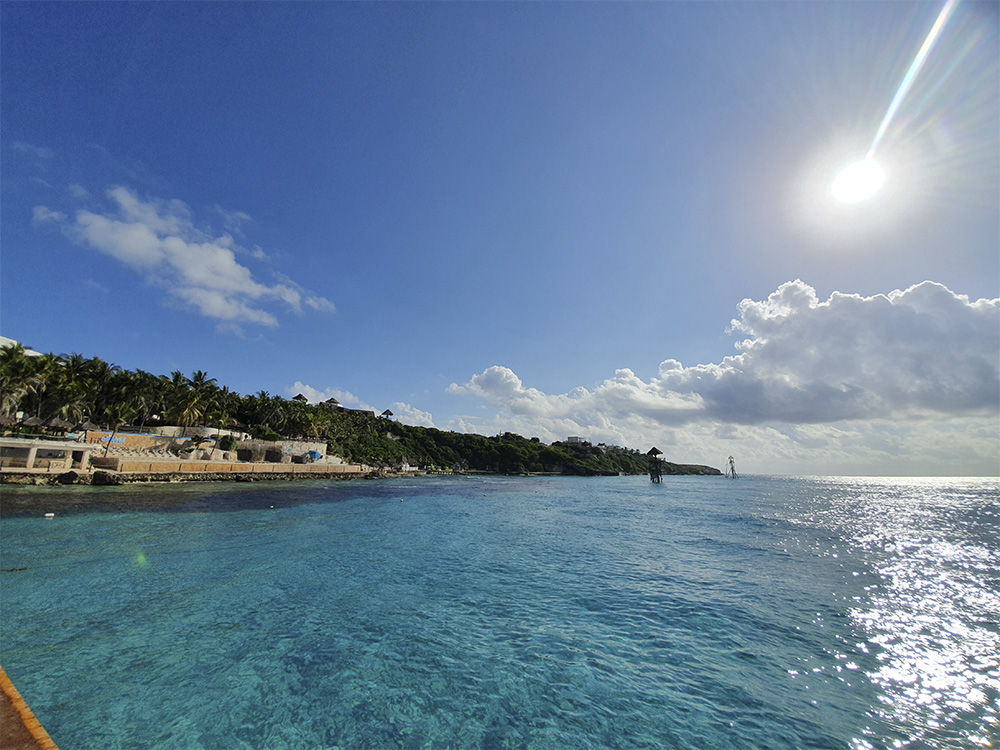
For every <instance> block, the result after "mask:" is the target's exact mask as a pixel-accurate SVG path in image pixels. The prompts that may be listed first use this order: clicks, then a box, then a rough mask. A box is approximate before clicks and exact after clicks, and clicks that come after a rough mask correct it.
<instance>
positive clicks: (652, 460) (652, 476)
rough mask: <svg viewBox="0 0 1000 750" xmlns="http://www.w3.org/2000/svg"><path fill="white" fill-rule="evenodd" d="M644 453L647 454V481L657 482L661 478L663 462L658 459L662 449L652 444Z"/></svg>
mask: <svg viewBox="0 0 1000 750" xmlns="http://www.w3.org/2000/svg"><path fill="white" fill-rule="evenodd" d="M646 455H647V456H649V481H651V482H656V483H657V484H659V483H660V481H661V480H662V479H663V462H662V461H661V460H660V456H662V455H663V451H661V450H660V449H659V448H657V447H655V446H654V447H652V448H650V449H649V453H647V454H646Z"/></svg>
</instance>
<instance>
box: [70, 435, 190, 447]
mask: <svg viewBox="0 0 1000 750" xmlns="http://www.w3.org/2000/svg"><path fill="white" fill-rule="evenodd" d="M106 437H107V438H109V437H111V433H110V432H105V431H103V430H88V431H87V437H86V439H85V441H84V442H87V443H96V444H98V445H107V441H105V442H103V443H102V442H101V439H102V438H106ZM187 443H188V439H187V438H172V437H163V436H161V435H136V434H134V433H131V432H118V433H115V437H114V442H113V443H112V444H111V445H112V447H119V448H134V449H136V450H144V451H151V450H153V451H158V450H170V449H171V448H180V447H182V446H184V445H186V444H187Z"/></svg>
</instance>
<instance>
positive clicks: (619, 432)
mask: <svg viewBox="0 0 1000 750" xmlns="http://www.w3.org/2000/svg"><path fill="white" fill-rule="evenodd" d="M738 312H739V315H738V317H737V318H736V319H735V320H733V321H732V324H731V331H732V332H734V333H737V334H739V335H741V336H743V338H742V339H741V340H740V341H739V342H738V343H737V345H736V349H737V352H738V354H735V355H733V356H730V357H726V358H724V359H723V360H722V361H721V362H719V363H712V364H703V365H695V366H692V367H685V366H683V365H682V364H681V363H680V362H677V361H676V360H673V359H667V360H665V361H663V362H662V363H661V364H660V367H659V371H658V373H657V375H656V376H655V377H653V378H651V379H649V380H648V381H644V380H642V379H641V378H639V377H638V376H636V375H635V373H633V372H632V371H631V370H628V369H620V370H617V371H616V372H615V374H614V376H613V377H611V378H609V379H607V380H605V381H604V382H603V383H601V384H600V385H598V386H597V387H595V388H593V389H586V388H582V387H581V388H575V389H573V390H572V391H570V392H568V393H564V394H546V393H543V392H541V391H539V390H537V389H535V388H530V387H526V386H525V385H524V384H523V383H522V381H521V379H520V378H519V377H518V376H517V375H516V374H515V373H514V372H513V371H511V370H510V369H509V368H506V367H502V366H499V365H496V366H493V367H489V368H487V369H486V370H484V371H483V372H482V373H480V374H478V375H474V376H472V377H471V378H470V379H469V380H468V382H466V383H465V384H463V385H459V384H456V383H453V384H452V385H451V386H450V387H449V389H448V390H449V392H451V393H454V394H465V395H470V396H475V397H477V398H479V399H481V400H482V401H483V402H484V403H485V404H486V405H488V406H490V407H492V408H494V409H496V412H495V413H494V414H493V415H492V416H490V417H487V418H485V419H483V420H478V421H477V422H473V423H470V422H469V421H463V425H462V427H465V428H468V427H469V426H470V424H475V426H476V428H477V429H478V430H480V431H490V430H493V429H496V430H501V429H512V430H514V431H518V432H521V433H522V434H532V435H538V436H540V437H542V438H544V439H565V437H566V436H567V435H573V434H582V435H588V436H591V437H592V438H593V439H595V440H603V441H613V442H621V443H624V444H630V445H635V444H637V443H642V442H643V441H646V442H654V441H655V442H659V443H665V442H666V443H668V444H669V441H671V440H679V439H680V438H679V436H681V435H683V436H684V438H683V439H684V442H685V444H686V445H687V446H688V447H691V446H693V445H695V444H704V445H706V446H707V445H708V444H709V443H711V444H714V445H716V446H718V444H719V441H727V440H732V441H740V442H743V441H747V440H750V439H751V436H752V441H757V442H758V443H759V442H761V441H763V442H765V443H766V444H767V445H768V449H767V451H768V454H769V455H770V456H771V458H772V459H774V458H775V457H779V454H780V453H781V452H784V455H785V458H786V459H787V460H793V459H795V458H796V456H798V455H799V454H800V453H801V452H803V451H805V452H808V451H809V450H810V445H816V446H818V445H820V444H822V445H824V446H827V448H828V447H829V446H830V445H834V444H836V445H837V446H840V447H841V448H844V447H845V446H848V445H849V444H851V443H852V442H854V443H857V445H858V446H860V445H864V446H865V450H866V451H875V453H872V455H871V456H870V458H871V460H872V461H876V460H882V459H884V458H885V457H886V456H888V455H890V454H891V453H893V451H896V450H899V449H900V447H901V445H902V444H903V443H906V442H907V441H913V440H916V438H915V437H914V435H916V434H917V433H920V434H923V432H926V431H928V430H929V431H930V432H928V433H927V434H928V435H930V434H933V432H934V431H935V430H941V429H944V428H943V427H942V425H944V424H945V423H946V422H949V420H952V421H954V420H956V419H958V420H964V421H963V422H962V423H963V424H964V425H966V429H967V434H970V435H971V434H980V435H986V436H987V437H986V438H984V439H985V440H986V442H979V443H976V445H977V446H978V448H975V449H973V448H972V447H970V446H969V439H962V440H960V441H959V443H960V444H961V445H963V446H965V448H966V453H965V455H966V456H970V455H971V456H978V457H979V458H978V460H979V461H980V464H979V465H983V464H984V463H990V462H992V465H993V471H995V469H996V458H997V455H996V451H997V445H998V437H1000V436H998V435H997V429H996V422H997V413H998V411H1000V373H998V362H1000V300H998V299H993V300H986V299H980V300H976V301H971V300H969V298H968V297H966V296H964V295H960V294H955V293H954V292H952V291H950V290H949V289H947V288H946V287H944V286H942V285H941V284H937V283H933V282H929V281H928V282H923V283H922V284H918V285H916V286H913V287H910V288H909V289H906V290H904V291H899V290H896V291H893V292H890V293H889V294H886V295H875V296H872V297H862V296H860V295H855V294H842V293H839V292H838V293H834V294H833V295H831V296H830V298H829V299H827V300H825V301H821V300H820V299H819V298H818V296H817V294H816V291H815V289H813V288H812V287H810V286H809V285H807V284H805V283H804V282H802V281H800V280H796V281H792V282H788V283H786V284H783V285H781V287H779V288H778V289H777V290H776V291H775V292H774V293H773V294H771V295H770V296H769V297H768V298H767V299H766V300H759V301H756V300H751V299H746V300H743V302H741V303H740V305H739V307H738ZM466 419H467V418H466ZM918 423H919V429H917V427H916V425H918ZM876 424H880V425H881V426H880V427H879V428H878V429H876V428H875V427H874V425H876ZM836 425H840V426H836ZM905 425H909V426H908V427H905V428H904V426H905ZM456 428H457V425H456ZM904 429H906V430H909V432H907V433H906V434H905V435H904V434H903V432H901V430H904ZM922 431H923V432H922ZM983 431H985V432H983ZM955 432H956V433H959V432H961V430H959V429H957V428H956V429H955ZM699 436H700V437H699ZM752 441H751V442H752ZM879 445H881V446H882V447H883V449H884V450H883V453H884V455H881V454H878V451H877V450H876V447H877V446H879ZM779 446H784V447H783V448H781V450H780V451H779V450H778V447H779ZM920 446H921V447H919V448H918V447H917V446H915V445H911V446H910V448H911V449H912V450H913V452H914V454H920V453H924V454H929V452H935V453H936V454H939V455H941V454H942V449H941V447H940V446H935V440H934V439H932V438H930V437H926V436H925V438H922V442H920ZM659 447H661V448H663V445H660V446H659ZM845 450H846V448H845ZM858 450H860V449H858ZM858 450H855V451H853V452H851V455H854V456H856V457H857V456H859V455H860V453H859V452H858ZM991 452H992V458H991ZM824 455H826V456H827V457H829V456H830V455H831V454H829V452H827V453H826V454H824ZM845 455H846V454H845Z"/></svg>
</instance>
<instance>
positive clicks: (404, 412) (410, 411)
mask: <svg viewBox="0 0 1000 750" xmlns="http://www.w3.org/2000/svg"><path fill="white" fill-rule="evenodd" d="M389 410H390V411H391V412H392V414H393V419H395V420H396V421H398V422H401V423H403V424H406V425H411V426H413V427H433V426H434V418H433V417H432V416H431V413H430V412H428V411H421V410H420V409H416V408H414V407H413V406H411V405H410V404H406V403H403V402H402V401H397V402H396V403H394V404H393V405H392V406H390V407H389Z"/></svg>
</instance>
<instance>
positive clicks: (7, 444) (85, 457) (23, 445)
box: [0, 437, 102, 472]
mask: <svg viewBox="0 0 1000 750" xmlns="http://www.w3.org/2000/svg"><path fill="white" fill-rule="evenodd" d="M96 450H102V446H100V445H94V444H88V443H78V442H75V441H72V440H43V439H31V438H14V437H5V438H0V467H2V468H4V469H15V468H16V469H29V470H36V469H41V470H45V471H51V472H63V471H70V470H72V469H79V470H81V471H87V470H88V469H89V468H90V460H91V454H92V453H93V452H94V451H96Z"/></svg>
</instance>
